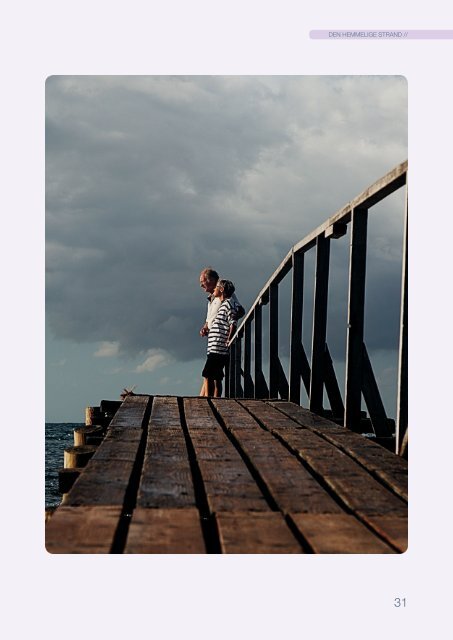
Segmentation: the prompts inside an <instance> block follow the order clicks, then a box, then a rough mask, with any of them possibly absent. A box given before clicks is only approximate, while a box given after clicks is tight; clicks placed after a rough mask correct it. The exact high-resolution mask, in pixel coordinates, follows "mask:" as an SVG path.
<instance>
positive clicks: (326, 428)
mask: <svg viewBox="0 0 453 640" xmlns="http://www.w3.org/2000/svg"><path fill="white" fill-rule="evenodd" d="M270 404H271V405H272V406H273V407H275V408H277V409H278V410H279V411H281V412H283V413H284V414H286V415H287V416H289V417H290V418H292V419H293V420H295V421H297V423H298V424H299V425H301V426H303V427H306V428H308V429H311V430H312V431H315V432H316V433H319V434H320V435H322V436H323V437H324V438H325V439H326V440H328V441H329V442H331V443H332V444H334V445H335V446H336V447H338V448H339V449H341V450H342V451H344V452H345V453H347V454H348V455H349V456H351V458H353V459H354V460H356V461H357V462H359V463H360V464H361V465H362V466H363V467H365V468H366V469H367V470H368V471H369V472H370V473H371V474H372V475H374V476H375V477H376V478H378V479H379V480H380V481H381V482H382V483H383V484H385V485H386V486H387V487H389V488H390V489H391V490H392V491H393V492H394V493H396V494H397V495H399V496H400V497H401V498H403V500H406V501H407V499H408V488H407V485H408V480H407V476H408V464H407V461H406V460H404V459H403V458H401V457H399V456H396V455H395V454H393V453H391V452H390V451H388V450H387V449H385V448H384V447H381V446H380V445H378V444H376V443H375V442H373V441H372V440H370V439H369V438H365V437H364V436H362V435H360V434H358V433H354V432H352V431H350V430H349V429H345V428H344V427H339V426H338V425H337V424H335V423H334V422H331V421H330V420H327V419H326V418H322V417H320V416H317V415H315V414H312V413H311V412H310V411H307V410H306V409H304V408H303V407H300V406H297V405H295V404H293V403H288V402H278V403H270Z"/></svg>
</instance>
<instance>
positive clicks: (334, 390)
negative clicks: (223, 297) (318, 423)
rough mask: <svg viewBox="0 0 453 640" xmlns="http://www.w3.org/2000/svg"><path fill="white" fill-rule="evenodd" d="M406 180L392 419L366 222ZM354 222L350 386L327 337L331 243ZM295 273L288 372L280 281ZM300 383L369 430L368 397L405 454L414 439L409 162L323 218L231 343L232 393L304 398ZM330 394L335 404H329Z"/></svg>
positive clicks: (376, 426) (338, 414)
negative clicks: (377, 366) (373, 343)
mask: <svg viewBox="0 0 453 640" xmlns="http://www.w3.org/2000/svg"><path fill="white" fill-rule="evenodd" d="M405 185H406V198H405V212H404V232H403V249H402V283H401V314H400V329H399V356H398V379H397V385H398V389H397V410H396V416H395V419H394V420H393V419H389V418H388V417H387V415H386V411H385V409H384V404H383V402H382V398H381V394H380V391H379V388H378V384H377V382H376V378H375V375H374V373H373V368H372V365H371V361H370V358H369V354H368V351H367V348H366V345H365V342H364V325H365V287H366V277H365V276H366V257H367V228H368V213H369V210H370V209H371V208H372V207H373V206H374V205H376V204H377V203H379V202H381V201H382V200H384V199H385V198H387V197H388V196H389V195H390V194H392V193H394V192H395V191H397V190H399V189H400V188H402V187H404V186H405ZM348 225H350V246H349V279H348V302H347V321H346V322H345V326H344V331H345V332H346V354H345V376H344V378H345V379H344V391H343V393H342V392H341V391H340V387H339V384H338V381H337V376H336V374H335V370H334V366H333V362H332V358H331V355H330V352H329V348H328V345H327V341H326V336H327V317H328V315H327V312H328V286H329V258H330V242H331V240H336V239H338V238H341V237H342V236H345V235H346V234H347V232H348ZM310 249H314V251H315V253H316V257H315V270H314V298H313V320H312V327H311V359H310V362H309V360H308V358H307V355H306V352H305V349H304V346H303V344H302V316H303V307H304V258H305V255H306V254H307V252H308V251H309V250H310ZM290 272H292V290H291V301H290V306H291V309H290V327H289V336H290V346H289V362H288V368H287V371H286V372H285V370H284V367H283V366H282V362H281V359H280V355H279V284H280V283H281V281H282V280H283V278H284V277H285V276H286V275H287V274H289V273H290ZM265 306H267V307H268V345H267V356H268V361H269V365H268V366H269V369H268V375H267V378H266V376H265V374H264V372H263V346H265V345H263V308H264V307H265ZM301 384H303V385H304V387H305V390H306V394H307V397H308V409H310V410H311V411H313V412H314V413H317V414H319V415H329V416H330V417H332V418H333V419H334V420H335V421H336V422H338V423H341V424H343V425H344V426H345V427H348V428H349V429H351V430H353V431H357V432H363V417H364V412H363V411H362V396H363V399H364V402H365V405H366V408H367V411H368V414H369V421H370V422H371V426H372V429H373V431H374V434H375V436H376V437H377V438H379V439H382V440H388V441H391V440H392V439H394V448H395V451H396V452H397V453H402V448H404V446H405V443H406V442H407V421H408V417H407V161H406V162H403V163H402V164H400V165H398V166H397V167H395V168H394V169H393V170H392V171H390V172H389V173H388V174H387V175H385V176H384V177H383V178H381V179H380V180H378V181H377V182H375V183H374V184H373V185H371V186H370V187H369V188H367V189H366V190H365V191H363V192H362V193H361V194H360V195H359V196H357V197H356V198H354V199H353V200H352V201H351V202H349V203H348V204H347V205H345V206H344V207H343V208H342V209H340V210H339V211H338V212H337V213H335V214H334V215H333V216H332V217H330V218H329V219H328V220H327V221H326V222H325V223H324V224H322V225H321V226H319V227H318V228H317V229H315V230H314V231H313V232H312V233H310V234H309V235H308V236H306V237H305V238H304V239H302V240H301V241H300V242H298V243H297V244H295V245H294V246H293V247H292V248H291V250H290V251H289V252H288V254H287V255H286V257H285V258H284V260H283V261H282V262H281V263H280V265H279V266H278V267H277V269H276V270H275V271H274V273H273V274H272V275H271V277H270V278H269V280H268V281H267V282H266V284H265V285H264V287H263V288H262V290H261V291H260V293H259V294H258V296H257V298H256V300H255V302H254V303H253V305H252V307H251V309H250V310H249V312H248V313H247V314H246V315H245V317H244V319H243V320H242V322H241V324H240V326H239V327H238V329H237V331H236V333H235V336H234V337H233V340H232V344H231V350H230V364H229V370H228V374H227V377H226V385H225V387H226V388H225V395H226V396H227V397H236V398H243V397H246V398H259V399H263V398H281V399H287V400H290V401H292V402H295V403H297V404H300V398H301ZM325 396H326V397H327V398H328V402H329V404H330V410H329V409H325V408H324V406H323V404H324V400H325Z"/></svg>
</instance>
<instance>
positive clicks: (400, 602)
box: [393, 598, 406, 609]
mask: <svg viewBox="0 0 453 640" xmlns="http://www.w3.org/2000/svg"><path fill="white" fill-rule="evenodd" d="M393 606H394V607H396V608H397V609H400V608H402V609H404V607H405V606H406V598H395V599H394V600H393Z"/></svg>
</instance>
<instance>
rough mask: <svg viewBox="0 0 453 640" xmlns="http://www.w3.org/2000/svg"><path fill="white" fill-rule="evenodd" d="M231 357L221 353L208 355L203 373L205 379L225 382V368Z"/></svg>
mask: <svg viewBox="0 0 453 640" xmlns="http://www.w3.org/2000/svg"><path fill="white" fill-rule="evenodd" d="M229 359H230V356H229V355H228V354H225V355H223V354H221V353H208V357H207V359H206V364H205V365H204V369H203V371H202V372H201V375H202V376H203V378H210V379H211V380H223V377H224V376H223V368H224V367H225V365H226V364H227V363H228V362H229Z"/></svg>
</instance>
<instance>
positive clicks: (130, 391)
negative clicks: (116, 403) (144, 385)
mask: <svg viewBox="0 0 453 640" xmlns="http://www.w3.org/2000/svg"><path fill="white" fill-rule="evenodd" d="M136 386H137V385H135V384H134V386H133V387H131V388H130V389H128V388H127V387H124V389H123V391H122V392H121V394H120V398H121V400H124V399H125V398H127V397H128V396H135V393H134V389H135V387H136Z"/></svg>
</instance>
